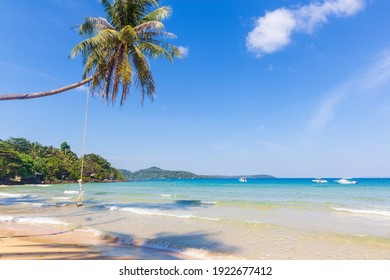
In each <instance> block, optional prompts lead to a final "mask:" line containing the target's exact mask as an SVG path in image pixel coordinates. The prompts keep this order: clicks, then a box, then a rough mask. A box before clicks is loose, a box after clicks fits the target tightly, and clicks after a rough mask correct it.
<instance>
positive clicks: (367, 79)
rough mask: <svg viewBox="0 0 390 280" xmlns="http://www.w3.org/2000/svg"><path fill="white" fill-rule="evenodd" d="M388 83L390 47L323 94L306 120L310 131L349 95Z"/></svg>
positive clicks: (320, 125)
mask: <svg viewBox="0 0 390 280" xmlns="http://www.w3.org/2000/svg"><path fill="white" fill-rule="evenodd" d="M389 83H390V48H389V49H386V50H384V51H382V52H380V53H379V54H378V55H376V56H375V57H374V59H373V61H372V62H371V63H369V64H368V65H366V66H365V67H362V68H361V69H360V71H358V72H357V73H356V74H355V75H352V77H350V78H349V79H347V80H346V81H344V82H343V83H341V84H340V85H338V86H337V87H335V89H334V90H332V91H330V92H329V93H327V94H326V95H325V97H324V98H323V100H322V101H321V102H320V104H319V105H318V107H317V108H316V109H315V110H314V112H313V115H312V117H311V118H310V120H309V121H308V129H309V131H310V132H317V131H320V130H322V129H323V128H324V127H325V126H326V125H327V124H328V123H329V122H330V121H331V120H332V118H333V117H334V116H335V114H336V110H337V107H338V106H339V105H340V104H341V103H342V102H343V101H344V100H345V99H346V98H347V97H348V96H351V95H356V94H359V93H365V94H371V93H373V92H376V90H377V89H380V88H382V87H383V86H385V85H386V84H389Z"/></svg>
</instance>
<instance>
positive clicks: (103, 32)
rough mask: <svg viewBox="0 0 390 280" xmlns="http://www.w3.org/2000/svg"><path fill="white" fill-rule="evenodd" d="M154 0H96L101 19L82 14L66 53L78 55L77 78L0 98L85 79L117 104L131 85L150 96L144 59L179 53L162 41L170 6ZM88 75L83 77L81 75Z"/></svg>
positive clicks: (150, 81)
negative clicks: (103, 15)
mask: <svg viewBox="0 0 390 280" xmlns="http://www.w3.org/2000/svg"><path fill="white" fill-rule="evenodd" d="M159 2H160V0H100V3H101V4H102V6H103V8H104V11H105V13H106V17H107V18H101V17H86V18H85V19H84V22H83V23H82V24H81V25H80V26H79V28H78V31H79V34H80V35H81V36H83V37H87V38H86V39H85V40H83V41H82V42H80V43H79V44H77V45H76V46H75V47H74V48H73V49H72V51H71V53H70V58H75V57H77V56H81V57H82V60H83V63H84V66H85V67H84V74H83V79H84V80H82V81H81V82H79V83H75V84H72V85H69V86H66V87H63V88H59V89H56V90H51V91H44V92H37V93H31V94H6V95H0V101H1V100H15V99H30V98H38V97H45V96H50V95H54V94H57V93H61V92H64V91H67V90H70V89H73V88H76V87H79V86H82V85H84V84H87V83H89V86H90V88H91V90H92V92H96V91H101V97H102V98H105V99H106V100H107V101H108V100H111V101H112V102H113V103H114V102H115V100H116V98H117V95H118V93H119V94H120V95H121V98H120V103H121V105H123V103H124V102H125V100H126V97H127V95H128V94H129V91H130V87H131V85H133V84H134V85H135V86H136V88H137V89H138V90H139V91H140V93H141V100H142V102H143V99H144V97H145V96H148V97H150V98H152V99H153V97H154V95H155V91H156V87H155V83H154V79H153V75H152V72H151V69H150V65H149V60H148V58H153V59H157V58H166V59H168V60H169V61H173V58H174V57H178V58H180V57H181V52H180V49H179V48H178V47H176V46H174V45H171V44H169V43H167V39H173V38H175V37H176V36H175V35H174V34H172V33H170V32H167V31H165V27H164V24H163V23H162V21H163V20H165V19H166V18H168V17H169V16H170V14H171V13H172V9H171V8H170V7H167V6H164V7H159ZM87 77H89V78H87Z"/></svg>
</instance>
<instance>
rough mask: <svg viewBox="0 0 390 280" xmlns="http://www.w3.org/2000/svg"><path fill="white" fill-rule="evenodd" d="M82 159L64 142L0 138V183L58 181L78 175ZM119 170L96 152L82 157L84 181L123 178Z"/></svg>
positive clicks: (77, 177)
mask: <svg viewBox="0 0 390 280" xmlns="http://www.w3.org/2000/svg"><path fill="white" fill-rule="evenodd" d="M80 164H81V159H80V158H79V157H78V156H77V154H76V153H74V152H73V151H72V150H71V147H70V146H69V144H68V143H67V142H63V143H62V144H61V146H60V148H55V147H53V146H44V145H41V144H39V143H37V142H30V141H29V140H27V139H25V138H13V137H11V138H9V139H8V140H1V139H0V182H2V183H7V184H9V183H41V182H45V183H60V182H74V181H76V180H77V179H79V178H80ZM122 179H123V177H122V173H121V172H119V171H118V170H117V169H115V168H114V167H112V166H111V164H110V163H109V162H108V161H107V160H106V159H104V158H102V157H101V156H99V155H96V154H86V155H85V156H84V171H83V180H84V181H93V182H102V181H113V180H122Z"/></svg>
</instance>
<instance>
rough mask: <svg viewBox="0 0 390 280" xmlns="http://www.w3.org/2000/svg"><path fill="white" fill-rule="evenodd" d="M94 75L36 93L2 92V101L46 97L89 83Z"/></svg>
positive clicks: (0, 96) (0, 99) (0, 97)
mask: <svg viewBox="0 0 390 280" xmlns="http://www.w3.org/2000/svg"><path fill="white" fill-rule="evenodd" d="M92 79H93V77H89V78H87V79H85V80H82V81H80V82H77V83H74V84H71V85H68V86H64V87H61V88H58V89H53V90H48V91H41V92H35V93H22V94H1V95H0V101H2V100H18V99H32V98H39V97H45V96H50V95H55V94H58V93H61V92H64V91H68V90H71V89H74V88H78V87H81V86H82V85H85V84H88V83H89V82H91V81H92Z"/></svg>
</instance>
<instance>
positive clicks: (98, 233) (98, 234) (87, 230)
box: [75, 227, 105, 237]
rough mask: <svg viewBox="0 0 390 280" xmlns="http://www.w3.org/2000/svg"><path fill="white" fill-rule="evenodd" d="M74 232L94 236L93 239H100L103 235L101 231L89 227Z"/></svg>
mask: <svg viewBox="0 0 390 280" xmlns="http://www.w3.org/2000/svg"><path fill="white" fill-rule="evenodd" d="M75 231H77V232H82V233H88V234H91V235H92V236H95V237H101V236H104V235H105V234H104V233H103V232H102V231H100V230H98V229H95V228H90V227H85V228H78V229H76V230H75Z"/></svg>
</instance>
